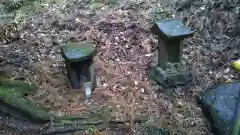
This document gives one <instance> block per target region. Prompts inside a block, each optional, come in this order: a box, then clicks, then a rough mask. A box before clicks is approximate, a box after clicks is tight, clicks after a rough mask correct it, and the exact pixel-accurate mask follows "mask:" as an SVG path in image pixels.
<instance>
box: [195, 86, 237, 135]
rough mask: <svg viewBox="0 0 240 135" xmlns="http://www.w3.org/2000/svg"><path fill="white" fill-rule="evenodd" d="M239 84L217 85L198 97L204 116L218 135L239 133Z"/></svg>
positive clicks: (235, 134)
mask: <svg viewBox="0 0 240 135" xmlns="http://www.w3.org/2000/svg"><path fill="white" fill-rule="evenodd" d="M239 90H240V82H233V83H225V84H217V85H215V86H213V87H211V88H209V89H208V90H206V92H204V93H203V94H202V95H201V96H199V97H198V103H199V104H200V106H201V108H202V110H203V112H204V114H205V115H206V117H207V118H208V119H209V120H210V122H211V124H212V127H213V130H214V132H215V133H217V134H219V135H230V134H231V135H239V133H240V129H239V128H240V126H239V125H240V118H239V113H240V112H239V110H240V104H238V103H239V100H240V95H239V94H240V91H239Z"/></svg>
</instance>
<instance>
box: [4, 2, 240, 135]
mask: <svg viewBox="0 0 240 135" xmlns="http://www.w3.org/2000/svg"><path fill="white" fill-rule="evenodd" d="M183 4H184V2H182V1H178V2H175V1H167V0H166V1H161V2H158V1H155V0H145V1H144V0H142V1H125V0H123V1H110V0H108V1H104V0H102V1H101V0H99V1H92V3H86V2H85V1H80V0H75V1H61V2H59V3H55V4H45V5H44V7H43V9H42V10H41V12H40V13H37V14H35V15H34V16H31V17H30V18H29V20H28V21H26V23H25V24H24V25H23V27H22V29H20V30H19V31H18V34H16V35H13V37H12V38H13V39H14V40H11V41H9V42H2V43H1V45H0V47H1V51H0V57H1V58H0V59H1V66H2V69H3V71H4V74H6V73H8V72H6V71H9V69H12V70H11V71H9V72H10V73H9V74H13V76H14V78H17V79H22V80H26V81H28V82H32V83H36V84H37V85H38V86H39V89H38V91H37V92H36V93H35V94H34V95H31V96H29V100H31V101H33V102H37V103H39V104H41V105H43V106H45V107H47V108H49V109H51V110H52V111H54V112H55V113H56V114H57V115H66V114H77V113H81V112H82V111H85V110H87V109H88V108H91V107H99V106H102V105H105V104H108V105H111V107H112V108H113V109H114V110H115V112H114V113H115V115H116V116H117V117H118V118H119V119H130V120H133V119H134V116H135V115H136V114H146V115H147V116H148V118H149V120H150V121H153V122H154V123H155V124H156V125H157V126H159V127H164V128H168V129H169V130H170V131H171V133H172V134H174V135H211V129H210V127H209V123H208V122H207V121H206V119H205V118H204V116H203V114H202V111H201V109H200V108H199V107H198V106H197V104H196V97H197V96H198V95H199V94H200V93H201V92H203V91H204V90H206V88H208V87H209V86H211V85H212V84H215V83H217V82H229V81H232V80H234V79H238V75H237V74H236V72H235V71H234V70H233V69H232V68H231V65H230V64H231V62H232V60H235V59H236V58H238V57H239V49H238V46H237V45H239V42H240V40H239V31H237V28H240V26H239V24H240V23H239V3H237V2H235V1H231V2H230V5H232V6H233V7H231V8H230V7H226V4H225V3H223V2H221V1H215V2H212V1H207V0H205V1H201V2H192V3H191V6H190V7H187V8H184V5H183ZM224 4H225V5H224ZM178 7H182V8H183V10H180V9H179V10H177V9H178ZM172 18H179V19H182V20H184V22H185V23H186V24H187V25H188V26H190V27H193V28H194V29H196V30H197V32H196V33H195V35H194V36H193V37H191V38H188V39H187V40H185V41H184V45H185V47H184V54H183V57H184V59H183V61H185V62H186V63H187V64H188V65H189V68H190V69H191V72H192V73H193V75H194V80H193V84H192V85H189V86H178V87H176V88H171V89H164V88H162V87H161V86H159V85H158V84H156V82H154V81H153V80H152V79H150V76H149V65H150V63H152V62H154V60H155V58H156V47H157V45H158V44H157V37H156V36H155V35H154V34H153V33H152V32H151V31H150V29H149V28H150V27H151V25H152V23H153V21H156V20H161V19H172ZM14 36H15V37H14ZM67 39H73V40H85V39H87V40H92V41H94V43H95V44H96V45H97V51H98V53H97V56H96V57H95V58H94V60H95V65H96V71H97V88H96V89H95V91H94V93H93V96H92V98H91V99H90V100H89V101H84V100H82V98H81V97H82V93H80V92H73V91H70V90H69V89H68V86H67V83H66V82H67V81H66V71H65V67H64V61H63V58H62V56H61V54H60V46H61V42H62V41H63V40H67ZM5 69H8V70H5ZM130 127H131V132H132V133H133V134H138V133H137V130H136V127H135V125H134V124H133V125H131V124H130ZM112 134H113V133H112Z"/></svg>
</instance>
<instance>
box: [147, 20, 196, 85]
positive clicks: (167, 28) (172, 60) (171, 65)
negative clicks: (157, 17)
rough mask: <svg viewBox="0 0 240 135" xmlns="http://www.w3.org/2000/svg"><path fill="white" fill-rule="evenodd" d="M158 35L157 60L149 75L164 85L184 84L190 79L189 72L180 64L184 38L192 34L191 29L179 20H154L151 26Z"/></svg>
mask: <svg viewBox="0 0 240 135" xmlns="http://www.w3.org/2000/svg"><path fill="white" fill-rule="evenodd" d="M152 31H153V33H154V34H156V35H158V42H159V47H158V62H157V65H156V66H154V67H152V69H151V76H152V77H153V78H154V79H155V80H156V81H157V82H158V83H160V84H162V85H163V86H164V87H170V86H174V85H181V84H185V83H186V82H189V81H191V80H190V78H191V77H190V72H189V71H188V70H187V69H186V67H185V66H184V65H183V64H182V62H181V58H182V51H183V40H184V38H187V37H190V36H193V34H194V32H195V31H193V30H190V29H189V28H186V27H185V26H184V24H183V23H182V21H181V20H165V21H160V22H156V23H155V24H154V26H153V27H152Z"/></svg>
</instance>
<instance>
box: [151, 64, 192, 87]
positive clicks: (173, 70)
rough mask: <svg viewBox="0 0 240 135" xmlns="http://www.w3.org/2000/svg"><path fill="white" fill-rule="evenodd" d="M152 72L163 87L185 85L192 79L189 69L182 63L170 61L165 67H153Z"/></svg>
mask: <svg viewBox="0 0 240 135" xmlns="http://www.w3.org/2000/svg"><path fill="white" fill-rule="evenodd" d="M150 74H151V76H152V77H153V79H154V80H156V81H157V82H158V83H159V84H161V85H162V86H163V87H171V86H177V85H184V84H187V83H189V82H191V80H192V77H191V73H190V72H189V70H187V69H186V68H185V67H184V66H183V65H182V64H180V63H168V64H167V65H166V67H165V69H162V68H161V67H158V66H155V67H152V69H151V71H150Z"/></svg>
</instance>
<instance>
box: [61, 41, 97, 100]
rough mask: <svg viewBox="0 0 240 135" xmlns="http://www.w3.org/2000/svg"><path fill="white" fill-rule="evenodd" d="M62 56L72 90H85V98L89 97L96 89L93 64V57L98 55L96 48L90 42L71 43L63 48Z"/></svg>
mask: <svg viewBox="0 0 240 135" xmlns="http://www.w3.org/2000/svg"><path fill="white" fill-rule="evenodd" d="M62 55H63V58H64V59H65V65H66V69H67V76H68V81H69V85H70V87H71V89H73V90H81V89H84V92H85V96H87V97H89V96H90V95H91V93H92V91H93V90H94V89H95V87H96V75H95V69H94V64H93V57H94V56H95V55H96V49H95V46H94V45H93V44H92V43H90V42H89V41H83V42H71V41H69V42H67V43H66V44H64V46H63V47H62Z"/></svg>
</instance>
